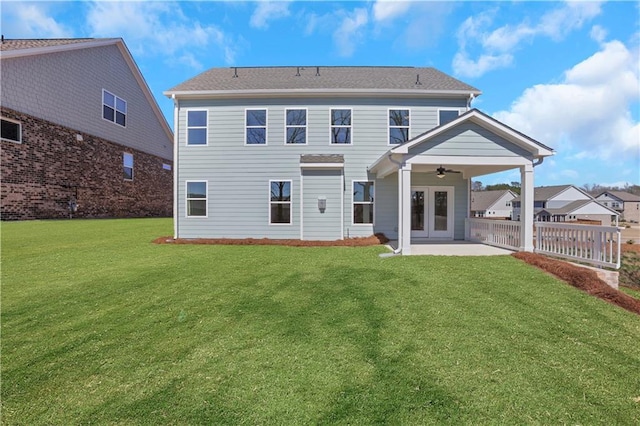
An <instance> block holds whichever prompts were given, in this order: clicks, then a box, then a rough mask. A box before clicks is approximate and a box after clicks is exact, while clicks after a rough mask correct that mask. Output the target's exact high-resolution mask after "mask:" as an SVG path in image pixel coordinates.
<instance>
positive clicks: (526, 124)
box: [494, 41, 640, 163]
mask: <svg viewBox="0 0 640 426" xmlns="http://www.w3.org/2000/svg"><path fill="white" fill-rule="evenodd" d="M638 60H639V58H638V54H637V49H636V48H634V49H629V48H627V47H626V46H625V45H624V44H622V43H621V42H619V41H611V42H608V43H605V44H603V45H602V47H601V50H600V51H598V52H596V53H595V54H594V55H592V56H591V57H589V58H587V59H586V60H584V61H582V62H580V63H579V64H577V65H575V66H574V67H573V68H571V69H569V70H567V71H566V72H565V74H564V79H563V81H562V82H560V83H557V84H538V85H535V86H533V87H530V88H528V89H527V90H525V91H524V93H523V94H522V95H521V96H520V97H519V98H518V99H516V100H515V102H513V104H512V105H511V108H510V109H509V110H508V111H499V112H497V113H495V114H494V116H495V117H496V118H497V119H498V120H500V121H503V122H505V123H507V124H509V125H511V126H513V127H514V128H516V129H518V130H520V131H522V132H524V133H525V134H528V135H530V136H532V137H533V138H535V139H537V140H539V141H541V142H542V143H545V144H547V145H550V146H552V147H554V148H555V149H556V150H558V151H562V152H563V153H564V154H565V155H567V156H568V157H572V158H573V159H574V161H577V160H584V159H588V158H600V159H604V160H607V159H615V158H624V159H626V160H629V159H631V160H633V161H636V163H637V162H638V161H639V160H640V123H639V122H638V121H637V117H636V118H634V117H633V116H632V113H631V105H633V104H635V105H637V104H638V102H639V101H640V73H639V70H638V66H637V64H638Z"/></svg>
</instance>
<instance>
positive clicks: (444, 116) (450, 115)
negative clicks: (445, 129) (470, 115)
mask: <svg viewBox="0 0 640 426" xmlns="http://www.w3.org/2000/svg"><path fill="white" fill-rule="evenodd" d="M459 116H460V110H457V109H441V110H439V111H438V125H439V126H442V125H443V124H447V123H449V122H451V121H453V120H455V119H456V118H458V117H459Z"/></svg>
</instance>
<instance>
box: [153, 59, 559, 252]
mask: <svg viewBox="0 0 640 426" xmlns="http://www.w3.org/2000/svg"><path fill="white" fill-rule="evenodd" d="M165 95H167V96H168V97H170V98H171V99H173V101H174V105H175V122H176V128H175V132H176V141H177V143H176V146H175V149H176V154H175V158H176V165H177V167H176V169H175V173H176V177H175V181H176V186H175V192H174V194H175V195H174V200H175V203H176V204H175V208H174V236H175V237H176V238H249V237H251V238H272V239H287V238H294V239H301V240H340V239H345V238H349V237H360V236H368V235H371V234H374V233H384V234H385V235H387V236H388V237H389V238H391V239H398V251H399V252H401V253H402V254H411V242H412V240H413V241H424V240H464V239H465V238H467V236H468V235H469V226H470V224H469V221H467V219H468V218H469V211H470V210H469V209H470V206H469V200H470V195H469V190H470V189H469V188H470V182H471V179H472V178H473V177H474V176H479V175H486V174H490V173H496V172H501V171H505V170H513V169H516V170H519V172H520V177H521V182H522V193H523V195H524V197H525V202H524V203H523V206H524V210H525V211H527V212H530V215H527V221H526V222H523V225H525V226H522V227H521V234H522V238H521V241H522V247H520V248H519V249H521V250H527V251H532V250H533V238H532V232H533V226H528V225H533V219H532V216H533V214H532V213H533V180H534V179H533V174H534V168H533V164H534V163H539V162H541V161H542V159H543V158H544V157H547V156H550V155H553V150H552V149H551V148H549V147H547V146H545V145H543V144H542V143H540V142H538V141H536V140H534V139H532V138H530V137H528V136H526V135H524V134H522V133H520V132H518V131H517V130H515V129H513V128H511V127H509V126H507V125H505V124H504V123H501V122H499V121H498V120H496V119H494V118H492V117H490V116H488V115H487V114H485V113H483V112H481V111H479V110H477V109H474V108H471V107H470V102H471V100H472V99H474V98H475V97H477V96H479V95H480V91H479V90H478V89H476V88H474V87H472V86H469V85H468V84H466V83H463V82H461V81H459V80H456V79H454V78H453V77H450V76H448V75H446V74H444V73H442V72H440V71H438V70H436V69H434V68H417V67H375V66H372V67H349V66H347V67H315V66H314V67H251V68H240V67H238V68H235V67H234V68H213V69H210V70H208V71H205V72H203V73H202V74H200V75H198V76H195V77H194V78H192V79H190V80H187V81H185V82H184V83H181V84H180V85H178V86H176V87H174V88H172V89H170V90H168V91H166V92H165Z"/></svg>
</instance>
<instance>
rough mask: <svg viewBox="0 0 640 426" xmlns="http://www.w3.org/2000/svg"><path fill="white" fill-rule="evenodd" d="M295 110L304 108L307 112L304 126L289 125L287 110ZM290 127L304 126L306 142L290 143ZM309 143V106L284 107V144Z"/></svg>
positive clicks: (299, 144) (297, 144)
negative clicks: (288, 131)
mask: <svg viewBox="0 0 640 426" xmlns="http://www.w3.org/2000/svg"><path fill="white" fill-rule="evenodd" d="M293 110H303V111H304V112H305V125H304V126H299V125H291V126H290V125H287V112H288V111H293ZM245 117H246V116H245ZM289 127H304V130H305V132H304V143H288V142H287V129H288V128H289ZM245 135H246V130H245ZM245 137H246V136H245ZM308 143H309V109H308V108H296V107H290V108H285V109H284V144H285V145H287V146H304V145H308Z"/></svg>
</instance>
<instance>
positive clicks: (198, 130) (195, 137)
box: [187, 110, 208, 145]
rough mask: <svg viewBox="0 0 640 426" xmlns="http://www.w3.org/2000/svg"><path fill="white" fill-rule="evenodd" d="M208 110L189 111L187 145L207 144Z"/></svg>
mask: <svg viewBox="0 0 640 426" xmlns="http://www.w3.org/2000/svg"><path fill="white" fill-rule="evenodd" d="M207 121H208V112H207V110H189V111H187V145H206V144H207V133H208V132H207Z"/></svg>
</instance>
